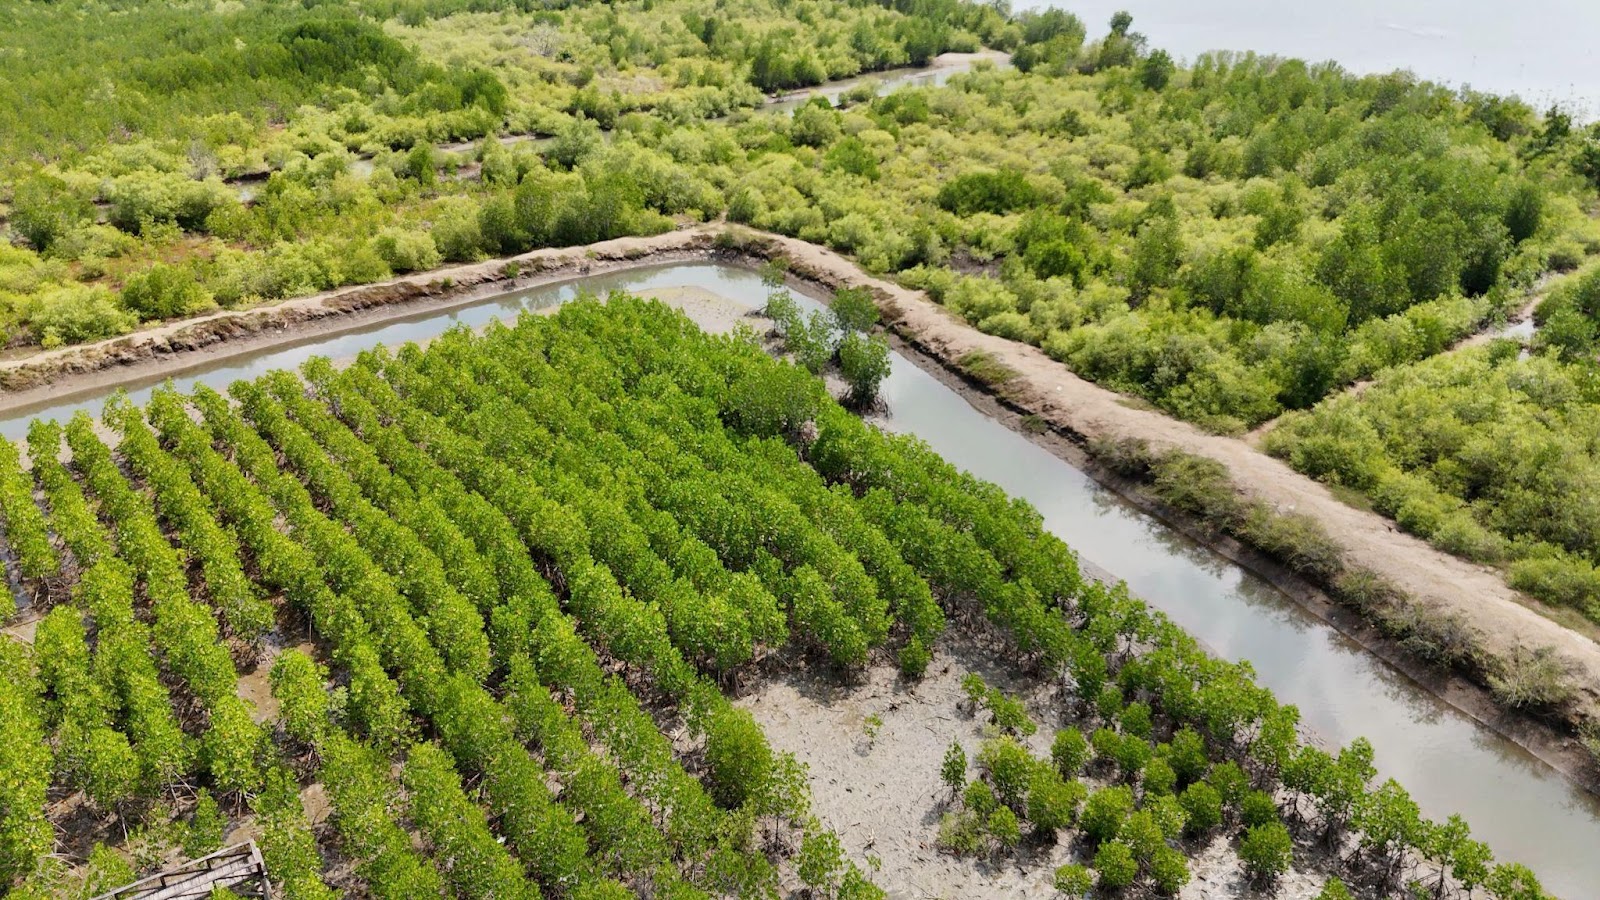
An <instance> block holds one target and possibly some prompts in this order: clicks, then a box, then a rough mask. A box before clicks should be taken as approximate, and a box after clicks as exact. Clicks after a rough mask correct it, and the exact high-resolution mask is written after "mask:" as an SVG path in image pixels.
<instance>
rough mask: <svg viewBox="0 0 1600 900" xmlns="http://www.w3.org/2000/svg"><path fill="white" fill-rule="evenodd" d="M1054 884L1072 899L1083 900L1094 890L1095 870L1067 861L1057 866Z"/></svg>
mask: <svg viewBox="0 0 1600 900" xmlns="http://www.w3.org/2000/svg"><path fill="white" fill-rule="evenodd" d="M1054 884H1055V889H1056V890H1058V891H1060V892H1061V893H1063V894H1066V895H1067V897H1068V898H1070V900H1082V898H1083V897H1084V896H1085V895H1087V894H1088V893H1089V892H1090V891H1092V890H1094V872H1092V871H1090V870H1089V869H1088V868H1087V867H1085V866H1081V865H1078V864H1077V863H1067V864H1066V865H1064V866H1059V867H1057V868H1056V874H1055V880H1054Z"/></svg>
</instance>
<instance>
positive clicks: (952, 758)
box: [939, 741, 967, 795]
mask: <svg viewBox="0 0 1600 900" xmlns="http://www.w3.org/2000/svg"><path fill="white" fill-rule="evenodd" d="M939 778H940V779H941V780H942V781H944V783H945V786H946V787H948V788H950V793H951V794H952V795H954V794H959V793H961V790H962V788H964V787H966V784H967V751H965V750H963V749H961V742H960V741H951V742H950V746H949V747H948V748H947V749H946V750H945V751H944V762H943V763H942V764H941V765H940V767H939Z"/></svg>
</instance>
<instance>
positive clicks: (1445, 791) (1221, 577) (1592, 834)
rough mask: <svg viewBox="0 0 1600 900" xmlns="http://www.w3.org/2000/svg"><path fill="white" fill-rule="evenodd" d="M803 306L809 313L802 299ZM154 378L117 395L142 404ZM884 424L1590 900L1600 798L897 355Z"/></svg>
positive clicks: (607, 282) (718, 276) (365, 336)
mask: <svg viewBox="0 0 1600 900" xmlns="http://www.w3.org/2000/svg"><path fill="white" fill-rule="evenodd" d="M682 286H688V287H699V288H704V289H706V290H709V291H712V292H714V293H717V294H720V295H722V296H724V297H727V298H729V299H732V300H735V301H737V302H739V303H741V304H744V305H746V306H748V307H750V308H752V309H754V308H757V307H759V306H761V305H762V304H763V303H764V301H765V297H766V289H765V288H764V287H763V286H762V284H761V281H760V278H759V276H758V275H757V274H756V273H755V272H753V271H751V270H748V269H744V268H740V267H734V266H726V265H717V264H711V263H688V264H670V265H661V266H648V267H643V268H639V269H634V270H630V271H624V272H618V273H611V274H606V275H600V276H593V277H589V278H584V279H575V280H572V281H568V282H562V283H557V284H552V285H547V286H541V287H536V288H532V289H528V290H523V291H518V292H514V293H510V294H506V295H503V296H499V297H495V298H490V299H487V300H484V301H483V302H481V303H477V304H473V305H471V306H466V307H461V308H458V309H455V310H452V311H449V312H443V313H419V314H418V315H416V316H414V317H411V318H408V319H405V320H400V321H393V322H389V323H386V324H382V325H375V326H370V327H365V328H357V329H353V330H351V331H348V332H345V333H341V334H337V335H331V336H322V337H318V338H315V339H310V340H307V341H306V342H303V343H301V344H299V345H296V346H292V347H287V348H279V349H275V350H272V351H268V352H263V353H260V354H255V355H253V356H247V357H241V358H236V359H233V360H229V361H226V362H218V363H210V364H207V365H206V366H204V367H200V368H193V369H190V370H188V371H183V370H178V369H174V370H173V372H172V373H171V377H172V379H173V381H174V382H175V383H176V384H177V385H178V386H179V387H180V388H188V387H190V386H192V385H194V384H196V383H205V384H209V385H212V386H214V387H217V388H222V387H225V386H226V385H227V384H228V383H230V382H232V381H234V380H235V379H239V378H249V377H253V376H256V375H259V374H261V373H263V372H266V371H268V370H271V369H275V368H292V367H295V366H298V365H299V364H300V363H302V362H304V361H305V360H306V359H307V358H309V357H311V356H313V355H320V356H330V357H333V358H336V359H337V358H343V357H349V356H353V355H354V354H356V353H357V352H359V351H361V350H363V349H366V348H368V347H371V346H374V345H376V344H378V343H385V344H389V345H396V344H399V343H403V342H405V341H412V340H425V339H428V338H431V337H434V336H436V335H438V334H439V333H440V332H442V331H444V330H445V329H447V328H450V327H453V326H457V325H465V326H468V327H478V326H481V325H484V324H486V323H487V322H488V321H490V320H491V319H493V318H496V317H500V318H507V317H510V316H514V315H515V314H517V313H518V312H520V311H522V310H531V309H542V308H548V307H550V306H553V305H555V304H558V303H561V302H564V301H566V300H569V299H571V298H573V297H574V296H577V294H578V293H579V292H580V290H586V291H590V292H595V293H602V294H603V293H605V292H609V291H612V290H627V291H641V290H648V289H659V288H668V287H682ZM807 302H811V301H807ZM160 380H161V379H154V378H152V379H146V380H144V381H143V382H138V383H132V384H128V385H126V388H127V389H128V391H129V393H130V394H131V395H132V397H133V399H134V400H135V401H142V400H143V399H145V398H146V397H148V396H149V393H150V389H151V388H152V387H153V386H154V385H155V384H157V383H159V381H160ZM105 394H106V392H105V391H99V392H97V393H95V394H93V395H86V396H78V397H60V398H55V399H54V400H52V401H50V402H48V403H46V404H42V405H41V406H40V407H38V408H35V409H32V410H26V411H22V412H21V413H19V414H14V415H13V416H12V417H10V418H8V419H4V420H0V433H4V434H6V435H8V436H12V437H16V436H20V435H21V434H23V433H24V432H25V431H26V421H25V420H26V419H27V418H31V417H33V416H48V417H54V418H65V417H66V416H70V415H71V414H72V413H73V412H75V411H76V410H78V409H88V410H89V411H91V412H98V411H99V407H100V405H101V403H102V402H103V401H104V398H105ZM884 397H885V399H886V400H887V401H888V406H889V410H890V412H889V415H888V417H887V419H886V420H885V421H884V423H883V424H884V425H885V427H887V428H890V429H891V430H894V431H899V432H904V433H907V434H914V435H916V436H917V437H919V438H921V439H922V440H924V441H926V442H927V443H928V444H929V446H931V447H932V448H933V449H934V450H936V451H938V452H939V453H940V454H942V455H943V456H944V457H945V458H946V459H948V460H950V461H951V462H952V463H955V464H956V465H958V466H961V467H963V468H966V469H968V470H969V471H971V472H973V473H974V474H976V475H978V476H980V477H982V478H986V479H989V480H990V481H993V482H995V483H997V484H999V485H1000V486H1001V487H1002V488H1004V489H1005V490H1007V491H1008V492H1010V493H1011V494H1012V495H1014V496H1019V497H1023V498H1025V499H1027V500H1028V501H1029V502H1030V503H1032V504H1033V505H1034V506H1035V507H1037V508H1038V510H1039V511H1040V512H1041V513H1042V514H1043V515H1044V519H1045V524H1046V525H1047V527H1049V528H1050V529H1051V530H1052V531H1053V532H1055V533H1056V534H1057V535H1059V536H1060V537H1061V538H1062V539H1063V540H1065V541H1066V542H1067V543H1068V544H1070V545H1071V546H1072V547H1073V548H1074V549H1076V550H1077V551H1078V553H1079V554H1080V555H1081V556H1082V557H1083V558H1084V559H1086V560H1088V561H1090V562H1093V563H1095V564H1096V565H1098V566H1100V567H1101V568H1102V569H1105V570H1107V571H1109V572H1111V573H1112V574H1113V575H1115V576H1116V577H1118V578H1121V579H1124V580H1125V581H1127V582H1128V585H1129V587H1130V588H1132V589H1133V591H1134V592H1135V593H1137V594H1138V595H1140V596H1142V597H1144V598H1145V599H1146V600H1147V601H1149V602H1150V603H1151V604H1152V605H1154V606H1156V607H1158V608H1160V609H1162V610H1164V611H1165V612H1166V613H1167V614H1168V615H1170V616H1171V617H1172V618H1173V619H1174V620H1176V621H1177V622H1178V623H1179V624H1181V625H1182V626H1183V627H1184V628H1186V629H1188V630H1189V631H1190V632H1191V633H1192V634H1194V636H1195V637H1197V638H1198V639H1200V640H1201V641H1203V642H1205V643H1206V644H1207V645H1208V646H1210V647H1211V648H1212V649H1213V650H1214V651H1215V652H1217V653H1220V654H1221V655H1223V656H1225V657H1227V658H1229V659H1234V660H1249V661H1250V663H1251V665H1252V666H1254V668H1255V670H1256V672H1257V674H1258V676H1259V679H1260V682H1261V683H1262V684H1263V685H1266V686H1267V687H1270V688H1271V689H1272V690H1273V691H1274V692H1275V693H1276V694H1277V695H1278V698H1279V699H1280V700H1282V701H1283V702H1286V703H1293V704H1296V705H1297V706H1298V707H1299V708H1300V711H1301V714H1302V716H1303V718H1304V720H1305V722H1306V724H1307V725H1308V726H1310V727H1311V728H1312V729H1313V730H1314V731H1315V732H1316V733H1317V735H1318V736H1319V737H1320V738H1322V739H1324V740H1326V741H1327V742H1329V743H1336V744H1345V743H1348V742H1349V741H1351V740H1352V739H1354V738H1356V737H1358V736H1362V735H1365V736H1366V737H1367V738H1368V739H1370V740H1371V741H1372V744H1373V746H1374V747H1375V748H1376V750H1377V766H1378V770H1379V773H1380V777H1390V776H1392V777H1394V778H1396V779H1398V780H1399V781H1400V782H1401V783H1402V784H1404V785H1405V786H1406V787H1407V789H1409V790H1410V791H1411V794H1412V796H1413V797H1414V798H1416V800H1417V802H1418V804H1419V805H1420V806H1421V807H1422V809H1423V812H1424V813H1425V814H1427V815H1429V816H1431V817H1433V818H1436V819H1442V818H1444V817H1445V816H1447V815H1449V814H1450V813H1453V812H1459V813H1461V814H1462V815H1464V816H1465V817H1466V818H1467V820H1468V821H1469V822H1470V823H1471V824H1472V826H1473V828H1474V829H1475V833H1476V835H1477V837H1479V838H1480V839H1482V840H1485V841H1487V842H1488V843H1489V845H1490V846H1491V847H1492V848H1493V849H1494V851H1495V853H1496V854H1497V856H1499V857H1500V858H1501V859H1507V860H1515V861H1518V862H1523V863H1526V864H1528V865H1530V866H1532V867H1533V868H1534V870H1535V871H1537V872H1538V873H1539V875H1540V876H1541V877H1542V878H1543V879H1544V880H1545V883H1546V885H1547V887H1549V888H1550V889H1551V890H1553V891H1555V892H1556V893H1557V894H1559V895H1560V896H1562V897H1565V898H1567V900H1586V898H1589V897H1593V896H1596V895H1597V894H1600V854H1597V853H1595V852H1594V850H1595V849H1596V848H1600V803H1597V801H1596V799H1595V798H1594V797H1593V796H1591V795H1589V794H1587V793H1585V792H1583V791H1580V790H1578V789H1577V788H1575V787H1574V786H1573V785H1572V784H1571V783H1570V782H1568V781H1567V780H1566V779H1564V778H1563V777H1562V776H1560V775H1559V774H1558V773H1556V772H1555V771H1553V770H1552V769H1550V768H1549V767H1548V766H1546V765H1545V764H1544V763H1542V762H1540V761H1539V760H1537V759H1535V758H1534V757H1533V756H1532V755H1530V754H1529V753H1527V752H1526V751H1524V750H1522V749H1521V748H1519V747H1517V746H1516V745H1515V744H1512V743H1511V742H1509V741H1507V740H1505V739H1503V738H1501V737H1499V736H1498V735H1496V734H1494V733H1493V732H1491V731H1489V730H1488V729H1486V728H1483V727H1482V726H1480V725H1478V724H1477V723H1476V722H1474V721H1472V720H1471V719H1470V718H1468V717H1467V716H1465V715H1463V714H1462V713H1460V712H1457V711H1456V710H1454V709H1452V708H1451V707H1449V706H1447V705H1445V704H1444V703H1443V702H1441V701H1439V700H1438V699H1436V698H1435V697H1433V696H1432V695H1431V694H1429V693H1428V692H1427V691H1425V690H1423V689H1422V688H1421V687H1420V686H1418V685H1417V684H1415V683H1414V682H1412V681H1410V680H1409V679H1407V678H1406V677H1405V676H1403V675H1401V674H1399V673H1397V672H1396V671H1394V670H1393V669H1391V668H1389V667H1388V666H1387V665H1386V664H1384V663H1383V662H1382V661H1380V660H1378V659H1377V658H1375V657H1373V656H1372V655H1370V654H1368V653H1366V652H1365V651H1364V650H1362V649H1361V648H1360V647H1358V646H1357V645H1355V644H1354V643H1352V642H1351V641H1349V640H1348V639H1346V638H1345V637H1343V636H1342V635H1340V634H1339V633H1338V632H1337V631H1335V630H1334V629H1333V628H1331V627H1329V626H1327V625H1326V624H1324V623H1323V622H1322V621H1320V620H1319V619H1317V618H1315V617H1314V616H1312V615H1311V614H1310V613H1308V612H1306V611H1305V610H1304V609H1302V608H1301V607H1300V606H1299V605H1298V604H1297V603H1295V602H1294V601H1293V600H1291V599H1290V598H1289V597H1287V596H1285V595H1284V594H1282V593H1281V592H1279V591H1278V590H1277V589H1275V588H1273V587H1272V586H1271V585H1270V584H1268V583H1266V582H1265V581H1263V580H1261V579H1259V578H1257V577H1255V576H1253V575H1251V574H1250V573H1248V572H1246V571H1245V570H1243V569H1241V568H1240V567H1238V566H1236V565H1234V564H1232V563H1230V562H1228V561H1226V560H1224V559H1223V558H1221V557H1219V556H1217V555H1216V554H1214V553H1212V552H1210V551H1209V550H1207V549H1205V548H1204V547H1201V546H1199V545H1197V544H1195V543H1194V542H1192V541H1190V540H1188V539H1186V538H1184V537H1182V536H1180V535H1178V534H1176V533H1175V532H1173V531H1172V530H1170V529H1169V528H1167V527H1166V526H1164V525H1163V524H1162V523H1161V522H1159V521H1158V520H1156V519H1154V518H1152V517H1150V516H1148V515H1146V514H1144V513H1142V512H1140V511H1138V510H1136V509H1134V508H1133V507H1131V506H1129V505H1128V504H1126V503H1124V502H1122V501H1121V500H1120V499H1119V498H1118V497H1117V496H1116V495H1114V494H1112V493H1111V492H1109V491H1107V490H1106V489H1104V488H1102V487H1100V486H1099V485H1098V484H1096V483H1095V482H1094V481H1093V480H1091V479H1090V478H1089V477H1088V476H1087V475H1085V474H1084V473H1083V472H1081V471H1079V470H1078V469H1076V468H1074V467H1072V466H1071V465H1069V464H1068V463H1066V462H1064V461H1062V460H1061V459H1059V458H1057V457H1055V456H1053V455H1051V454H1050V453H1049V452H1047V451H1046V450H1045V449H1043V448H1041V447H1039V446H1038V445H1036V444H1034V443H1032V442H1031V441H1029V440H1027V439H1026V438H1024V437H1023V436H1021V435H1019V434H1017V433H1016V432H1014V431H1012V430H1010V429H1009V428H1007V427H1005V426H1004V425H1002V424H1000V423H999V422H996V421H995V420H993V419H990V418H988V417H987V416H985V415H983V414H982V413H981V412H979V411H978V410H977V409H975V408H973V407H972V406H971V405H970V404H968V403H967V402H966V400H965V399H964V398H962V397H961V396H960V395H959V394H957V393H956V392H955V391H953V390H951V389H950V388H948V387H946V386H945V385H943V384H941V383H940V382H939V381H938V380H936V379H935V378H933V377H932V376H931V375H929V374H927V373H926V372H924V371H922V370H921V369H919V368H917V367H916V365H914V364H913V363H911V362H910V361H909V360H906V359H905V358H903V357H901V356H899V355H896V356H895V357H894V360H893V367H892V370H891V373H890V376H889V378H888V380H887V381H886V383H885V385H884Z"/></svg>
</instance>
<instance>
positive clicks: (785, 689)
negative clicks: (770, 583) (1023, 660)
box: [738, 636, 1326, 900]
mask: <svg viewBox="0 0 1600 900" xmlns="http://www.w3.org/2000/svg"><path fill="white" fill-rule="evenodd" d="M1005 653H1006V651H1005V649H1004V648H1003V647H1001V646H998V645H990V644H988V643H985V642H982V641H979V640H975V639H973V638H970V637H965V636H957V637H954V638H953V639H951V640H948V641H947V642H946V645H945V646H944V647H942V648H940V649H939V650H938V651H937V653H936V655H935V657H934V660H933V664H932V665H930V666H929V667H928V672H927V675H926V676H924V677H923V678H922V680H920V681H917V682H907V681H905V680H904V679H902V678H901V677H900V676H899V673H898V672H897V671H896V670H895V669H894V668H892V667H890V666H878V667H875V668H872V669H871V670H869V671H868V673H867V674H866V676H865V677H864V678H863V679H862V680H861V682H860V683H857V684H840V683H839V682H838V680H837V679H836V678H835V677H833V676H832V675H830V674H827V673H818V672H816V671H813V670H809V669H797V670H792V671H788V672H784V673H779V674H778V675H777V676H776V677H773V678H769V679H767V680H765V681H764V682H763V683H762V684H760V685H759V686H757V687H756V688H755V689H754V690H753V691H752V692H751V693H750V694H749V695H748V696H746V697H744V698H742V699H741V700H739V701H738V705H740V706H743V707H745V708H747V709H749V710H750V712H751V714H752V715H753V716H755V718H756V721H757V722H758V723H759V724H760V725H761V728H762V730H763V731H765V732H766V734H767V738H768V740H770V741H771V742H772V746H773V748H774V749H776V750H780V751H784V752H789V753H793V754H795V756H796V757H797V758H798V759H799V760H800V761H801V762H802V763H805V764H806V766H807V767H808V768H809V770H810V771H809V774H810V783H811V794H812V802H813V804H814V807H815V811H816V814H817V816H818V817H819V818H821V819H822V821H823V822H824V823H825V824H826V825H827V826H828V827H830V828H832V829H834V831H836V832H837V833H838V835H839V840H840V842H841V844H842V845H843V846H844V849H845V851H846V852H847V853H849V855H850V856H851V858H852V859H854V860H855V861H856V863H857V864H858V865H860V866H861V867H862V868H863V870H867V871H870V869H871V867H872V865H873V860H877V861H878V864H879V866H880V868H879V870H878V872H877V873H876V874H875V876H874V879H873V880H874V881H876V882H877V883H878V885H879V886H880V887H882V888H883V889H884V890H886V891H888V893H889V896H890V897H891V898H894V900H935V898H937V900H960V898H974V900H987V898H995V900H1000V898H1014V897H1050V896H1054V895H1055V889H1054V887H1052V884H1051V882H1052V879H1053V876H1054V873H1055V869H1056V867H1057V866H1060V865H1062V864H1064V863H1068V862H1083V863H1085V864H1087V860H1085V859H1083V858H1082V848H1081V847H1080V846H1078V843H1077V842H1075V841H1072V840H1062V841H1058V842H1056V843H1053V844H1043V845H1041V844H1030V843H1029V842H1027V841H1026V840H1025V841H1024V843H1023V845H1022V846H1021V847H1020V848H1019V849H1018V850H1017V851H1016V852H1015V853H1012V854H1009V855H1006V856H997V857H993V858H988V859H974V858H971V857H957V856H953V855H951V854H949V853H946V852H943V851H941V850H940V849H939V848H938V846H937V844H936V841H937V838H938V834H939V820H940V818H941V817H942V816H943V815H944V813H945V812H946V811H948V810H949V809H950V808H951V807H950V805H949V800H950V791H949V789H948V788H946V787H945V785H944V783H943V782H942V781H941V780H940V777H939V767H940V762H941V761H942V760H943V757H944V752H945V748H947V747H949V746H950V742H951V741H960V742H961V745H962V747H963V749H965V750H966V752H967V756H968V759H972V760H975V758H976V757H977V754H978V748H979V747H980V746H981V745H982V743H983V741H984V739H985V738H986V737H987V736H988V735H987V734H986V731H985V728H986V725H985V720H986V719H987V716H986V715H982V716H974V715H973V714H972V712H971V710H970V708H969V704H967V703H966V696H965V694H964V693H963V692H962V689H961V679H962V677H963V676H965V675H966V674H967V673H968V672H977V673H978V674H979V675H981V676H983V678H984V680H985V681H987V682H988V683H989V684H991V685H993V686H995V687H998V688H1000V689H1001V690H1004V691H1006V692H1007V693H1009V694H1013V695H1016V696H1019V697H1022V698H1023V699H1024V700H1025V701H1026V703H1027V704H1028V707H1029V711H1030V712H1031V713H1032V714H1033V716H1034V718H1035V719H1036V720H1037V721H1038V722H1039V723H1040V725H1041V727H1040V729H1039V732H1038V733H1037V734H1035V735H1033V736H1032V737H1030V738H1027V739H1025V741H1024V743H1026V744H1027V746H1028V748H1029V749H1030V750H1031V751H1032V752H1033V754H1034V755H1035V756H1037V757H1041V758H1047V757H1048V756H1049V752H1050V741H1051V739H1052V737H1053V736H1054V729H1055V728H1058V727H1062V726H1064V725H1065V724H1069V720H1068V719H1067V717H1066V715H1065V711H1064V707H1063V704H1062V702H1061V701H1062V698H1061V697H1060V696H1059V691H1057V690H1056V688H1055V686H1053V685H1048V684H1040V683H1037V682H1033V681H1028V680H1024V679H1019V678H1016V677H1014V676H1013V675H1012V674H1011V673H1010V672H1009V671H1008V670H1007V669H1006V667H1005V666H1004V665H1003V664H1002V661H1003V660H1005V659H1006V656H1005ZM870 716H876V717H878V719H880V720H882V725H881V726H879V727H878V728H877V734H876V737H875V738H874V737H871V736H869V734H868V730H867V722H868V717H870ZM975 774H976V767H975V763H974V768H973V769H972V770H970V771H969V776H975ZM1064 834H1070V833H1064ZM1185 849H1186V851H1187V852H1190V853H1192V854H1194V855H1193V857H1192V858H1191V860H1190V876H1191V880H1190V882H1189V884H1187V885H1186V886H1185V887H1184V889H1183V891H1182V892H1181V893H1180V894H1179V897H1181V898H1185V900H1199V898H1247V897H1256V896H1260V895H1259V894H1257V893H1256V892H1254V890H1253V889H1252V888H1251V886H1250V885H1249V884H1248V879H1247V878H1246V876H1245V874H1244V869H1243V866H1242V864H1241V863H1240V861H1239V857H1238V854H1237V852H1236V851H1235V850H1234V848H1233V846H1232V844H1231V842H1230V841H1229V840H1228V839H1227V838H1225V837H1222V836H1218V837H1216V838H1214V839H1213V840H1211V841H1208V842H1206V843H1205V844H1204V845H1203V846H1199V847H1186V848H1185ZM1325 880H1326V879H1325V877H1324V876H1322V875H1320V874H1317V873H1315V872H1312V871H1307V870H1302V869H1299V868H1297V869H1296V870H1295V871H1292V872H1291V873H1290V874H1289V875H1287V876H1286V877H1285V878H1284V879H1282V880H1281V881H1280V883H1279V884H1278V887H1277V891H1276V892H1275V893H1274V894H1273V896H1275V897H1278V898H1282V900H1308V898H1312V897H1315V896H1316V894H1317V892H1318V891H1320V890H1321V889H1322V885H1323V883H1324V882H1325Z"/></svg>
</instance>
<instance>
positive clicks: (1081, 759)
mask: <svg viewBox="0 0 1600 900" xmlns="http://www.w3.org/2000/svg"><path fill="white" fill-rule="evenodd" d="M1091 756H1092V753H1091V748H1090V747H1089V741H1088V740H1087V739H1086V738H1084V736H1083V732H1082V731H1079V730H1078V729H1077V728H1076V727H1069V728H1063V729H1061V730H1060V731H1057V732H1056V736H1055V739H1054V740H1053V741H1051V742H1050V762H1051V763H1052V764H1053V765H1054V766H1055V767H1056V771H1057V772H1059V773H1060V774H1061V777H1062V778H1065V779H1074V778H1077V777H1078V775H1079V774H1080V773H1081V772H1083V767H1084V766H1085V765H1087V764H1088V762H1089V759H1090V758H1091Z"/></svg>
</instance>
